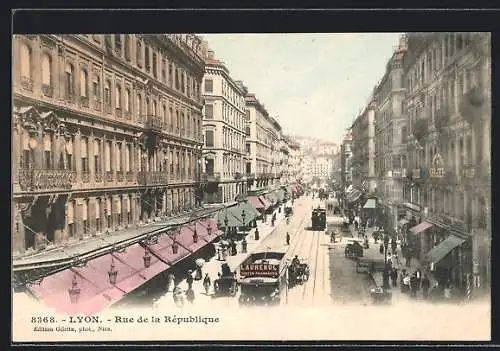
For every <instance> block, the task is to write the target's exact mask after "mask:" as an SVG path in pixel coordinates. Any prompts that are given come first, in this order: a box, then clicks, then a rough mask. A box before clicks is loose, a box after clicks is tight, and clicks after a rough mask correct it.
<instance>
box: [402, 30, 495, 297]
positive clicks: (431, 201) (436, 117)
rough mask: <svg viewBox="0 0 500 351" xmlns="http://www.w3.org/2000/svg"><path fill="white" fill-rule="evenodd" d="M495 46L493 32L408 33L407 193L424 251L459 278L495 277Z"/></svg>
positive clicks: (439, 269)
mask: <svg viewBox="0 0 500 351" xmlns="http://www.w3.org/2000/svg"><path fill="white" fill-rule="evenodd" d="M490 50H491V39H490V35H489V34H488V33H410V34H408V55H407V57H406V59H405V75H406V81H407V87H408V89H407V90H408V91H407V98H406V109H407V113H408V121H409V130H408V132H409V134H408V158H409V168H410V169H411V173H410V174H409V175H408V181H407V183H406V189H405V197H406V199H407V201H408V202H411V203H412V204H411V205H412V206H411V207H412V208H411V210H412V215H413V216H415V217H417V218H420V219H421V220H422V223H423V224H422V226H421V227H419V228H418V229H419V230H414V231H413V232H414V233H415V234H418V235H419V238H418V239H420V240H418V241H417V242H418V243H419V245H420V254H421V255H425V256H423V257H425V258H426V259H427V260H428V261H429V262H431V263H433V264H435V265H436V267H435V269H436V274H439V275H440V276H446V278H447V279H452V280H453V281H454V283H455V284H456V285H457V286H464V285H467V284H466V277H467V275H468V274H473V275H474V280H475V286H476V287H480V286H484V285H488V284H483V283H482V282H484V281H485V280H486V282H489V281H490V277H491V275H490V260H491V254H490V239H491V173H490V172H491V150H490V143H491V134H490V133H491V68H490V67H491V51H490ZM443 241H445V243H444V244H442V243H443ZM443 246H447V247H448V248H451V249H452V250H451V249H450V250H451V251H450V250H448V251H446V252H442V253H441V258H439V257H436V252H439V250H440V249H442V248H443Z"/></svg>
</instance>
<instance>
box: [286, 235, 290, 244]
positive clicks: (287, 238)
mask: <svg viewBox="0 0 500 351" xmlns="http://www.w3.org/2000/svg"><path fill="white" fill-rule="evenodd" d="M286 244H287V245H290V234H289V233H288V232H286Z"/></svg>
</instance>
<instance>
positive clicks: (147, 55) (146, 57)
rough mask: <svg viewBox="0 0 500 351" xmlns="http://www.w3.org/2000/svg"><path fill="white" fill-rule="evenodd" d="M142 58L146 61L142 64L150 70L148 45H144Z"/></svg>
mask: <svg viewBox="0 0 500 351" xmlns="http://www.w3.org/2000/svg"><path fill="white" fill-rule="evenodd" d="M144 60H145V61H146V62H145V63H144V64H145V66H146V71H147V72H150V71H151V61H150V59H149V47H147V46H146V54H145V55H144Z"/></svg>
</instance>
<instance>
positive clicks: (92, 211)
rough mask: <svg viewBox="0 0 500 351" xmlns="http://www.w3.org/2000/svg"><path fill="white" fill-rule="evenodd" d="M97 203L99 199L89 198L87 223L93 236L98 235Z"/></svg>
mask: <svg viewBox="0 0 500 351" xmlns="http://www.w3.org/2000/svg"><path fill="white" fill-rule="evenodd" d="M91 174H92V173H91ZM96 201H97V199H96V198H95V197H91V198H89V209H88V218H87V221H88V223H89V233H90V234H91V235H92V236H94V235H96V213H97V206H96Z"/></svg>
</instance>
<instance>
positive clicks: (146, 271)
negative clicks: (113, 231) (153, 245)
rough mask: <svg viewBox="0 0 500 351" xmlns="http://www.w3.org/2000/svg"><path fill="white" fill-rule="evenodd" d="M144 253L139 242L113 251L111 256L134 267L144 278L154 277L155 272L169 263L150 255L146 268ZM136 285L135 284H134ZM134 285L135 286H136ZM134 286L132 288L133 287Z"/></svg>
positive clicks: (167, 266)
mask: <svg viewBox="0 0 500 351" xmlns="http://www.w3.org/2000/svg"><path fill="white" fill-rule="evenodd" d="M145 253H146V249H145V248H144V247H143V246H141V245H140V244H134V245H132V246H129V247H127V249H126V250H125V251H124V252H121V253H120V252H114V253H113V256H114V257H116V258H117V259H118V260H120V261H121V262H124V263H126V264H128V265H129V266H131V267H132V268H134V269H135V270H136V271H138V272H140V274H141V275H142V276H143V277H144V278H145V279H146V280H149V279H151V278H153V277H155V276H156V275H157V274H159V273H161V272H163V271H164V270H166V269H167V268H169V265H167V264H166V263H164V262H162V261H160V260H159V259H158V258H157V257H155V256H154V255H151V264H150V266H149V267H148V268H145V267H144V259H143V256H144V254H145ZM136 287H137V286H136ZM136 287H135V288H136ZM135 288H134V289H135Z"/></svg>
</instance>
